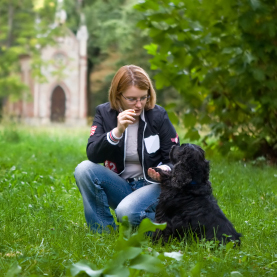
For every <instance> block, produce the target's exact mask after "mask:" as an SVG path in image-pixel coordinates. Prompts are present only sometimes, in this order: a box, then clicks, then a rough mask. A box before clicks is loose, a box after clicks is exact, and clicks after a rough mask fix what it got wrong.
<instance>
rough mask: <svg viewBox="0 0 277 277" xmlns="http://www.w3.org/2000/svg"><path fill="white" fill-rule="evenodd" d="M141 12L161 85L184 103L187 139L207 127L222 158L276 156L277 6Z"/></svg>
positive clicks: (169, 5)
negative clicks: (176, 93)
mask: <svg viewBox="0 0 277 277" xmlns="http://www.w3.org/2000/svg"><path fill="white" fill-rule="evenodd" d="M136 9H137V10H139V11H140V12H142V13H143V14H144V19H143V20H141V21H140V22H139V27H140V28H142V29H146V30H148V31H149V35H150V37H151V39H152V43H151V44H148V45H147V46H145V48H146V49H147V51H148V53H149V54H151V55H152V56H153V58H152V59H151V68H152V69H154V70H158V71H159V72H158V74H157V75H156V76H155V79H156V85H157V87H158V88H161V87H164V86H173V87H175V88H176V89H177V90H178V91H179V92H180V94H181V95H182V96H183V97H184V99H185V105H186V109H185V112H184V114H183V116H182V119H183V121H184V124H185V127H186V128H188V132H187V135H186V137H187V138H190V139H198V138H199V131H201V130H203V129H205V126H208V127H209V130H210V132H209V134H208V136H216V137H218V138H219V146H220V149H221V150H222V151H223V152H225V153H226V152H228V151H229V150H230V149H231V150H234V149H241V150H242V151H244V152H245V153H246V156H249V157H253V156H260V155H264V156H268V157H270V158H277V136H276V133H277V97H276V89H277V65H276V60H277V47H276V46H277V4H276V1H275V0H241V1H232V0H226V1H224V3H223V2H222V1H220V0H215V1H212V2H211V1H209V0H198V1H193V0H186V1H180V0H172V1H169V0H159V1H154V0H145V1H143V2H141V3H139V4H138V5H137V6H136ZM208 136H205V138H204V140H206V138H207V137H208Z"/></svg>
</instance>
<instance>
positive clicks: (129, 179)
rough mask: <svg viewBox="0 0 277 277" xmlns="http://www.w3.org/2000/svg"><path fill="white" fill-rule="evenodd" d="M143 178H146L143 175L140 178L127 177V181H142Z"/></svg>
mask: <svg viewBox="0 0 277 277" xmlns="http://www.w3.org/2000/svg"><path fill="white" fill-rule="evenodd" d="M142 180H144V178H143V177H139V178H127V179H126V181H127V182H128V183H132V182H136V181H142Z"/></svg>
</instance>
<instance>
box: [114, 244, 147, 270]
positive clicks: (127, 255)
mask: <svg viewBox="0 0 277 277" xmlns="http://www.w3.org/2000/svg"><path fill="white" fill-rule="evenodd" d="M119 249H120V248H119V247H117V250H119ZM141 252H142V250H141V248H140V247H132V246H130V247H128V248H125V249H124V250H121V251H119V252H118V253H116V256H115V258H113V260H112V262H111V264H115V265H116V266H118V265H120V264H122V265H123V263H124V262H125V261H126V260H129V259H134V258H135V257H137V256H138V255H139V254H140V253H141Z"/></svg>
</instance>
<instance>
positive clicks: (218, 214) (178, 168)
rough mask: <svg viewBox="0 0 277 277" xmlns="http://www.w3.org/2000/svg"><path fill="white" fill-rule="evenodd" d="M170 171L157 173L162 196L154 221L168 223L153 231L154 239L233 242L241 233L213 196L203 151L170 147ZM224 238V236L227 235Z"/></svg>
mask: <svg viewBox="0 0 277 277" xmlns="http://www.w3.org/2000/svg"><path fill="white" fill-rule="evenodd" d="M169 156H170V160H171V162H172V163H173V165H174V167H173V170H172V171H171V172H165V171H159V170H157V171H159V172H160V175H161V194H160V197H159V202H158V205H157V208H156V220H155V221H156V222H157V223H164V222H166V223H167V226H166V229H165V230H163V231H156V232H154V234H153V240H154V241H157V240H158V239H160V238H162V240H163V242H167V241H168V240H169V238H170V237H171V238H174V237H176V238H178V239H181V238H182V237H184V236H185V235H187V234H189V233H191V232H192V233H193V234H194V235H196V236H197V237H198V238H199V239H201V238H206V239H207V240H212V239H215V238H216V239H217V240H218V241H219V242H220V243H221V242H223V243H225V242H226V241H230V240H233V241H236V242H237V244H239V243H240V237H241V234H239V233H237V232H236V230H235V229H234V227H233V225H232V223H231V222H230V221H229V220H228V219H227V218H226V216H225V215H224V214H223V212H222V211H221V209H220V208H219V206H218V204H217V201H216V199H215V198H214V196H213V195H212V187H211V183H210V182H209V172H210V166H209V161H207V160H206V159H205V152H204V150H203V149H202V148H201V147H199V146H198V145H195V144H182V145H181V146H173V147H172V149H171V151H170V154H169ZM226 235H227V236H226Z"/></svg>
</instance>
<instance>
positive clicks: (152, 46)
mask: <svg viewBox="0 0 277 277" xmlns="http://www.w3.org/2000/svg"><path fill="white" fill-rule="evenodd" d="M143 48H144V49H146V50H147V53H148V54H150V55H153V56H155V55H156V53H157V49H158V45H157V44H154V43H151V44H148V45H145V46H144V47H143Z"/></svg>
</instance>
